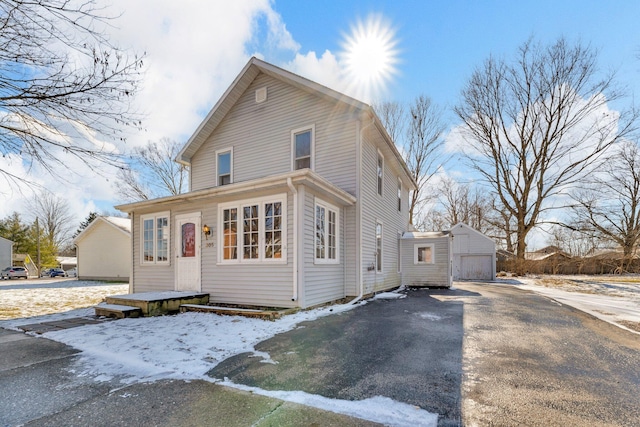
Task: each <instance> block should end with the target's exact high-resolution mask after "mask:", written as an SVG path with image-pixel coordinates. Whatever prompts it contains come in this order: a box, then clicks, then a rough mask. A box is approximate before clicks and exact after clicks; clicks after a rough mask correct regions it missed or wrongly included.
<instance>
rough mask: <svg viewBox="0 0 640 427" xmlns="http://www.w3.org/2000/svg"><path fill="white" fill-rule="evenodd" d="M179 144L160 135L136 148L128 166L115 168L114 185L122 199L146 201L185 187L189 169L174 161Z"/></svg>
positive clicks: (179, 192) (176, 192) (174, 192)
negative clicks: (116, 175) (115, 184)
mask: <svg viewBox="0 0 640 427" xmlns="http://www.w3.org/2000/svg"><path fill="white" fill-rule="evenodd" d="M180 149H181V146H180V144H178V142H176V141H174V140H171V139H168V138H162V139H161V140H160V141H159V142H157V143H156V142H149V143H148V144H147V145H145V146H144V147H141V148H136V149H134V151H133V155H132V156H131V158H130V162H129V167H128V168H123V169H121V170H120V171H118V177H117V185H118V190H119V191H120V193H121V194H122V197H123V199H124V200H127V201H137V200H149V199H154V198H156V197H162V196H172V195H178V194H182V193H184V192H185V191H186V189H187V183H188V178H189V169H188V168H187V167H186V166H184V165H182V164H180V163H178V162H176V161H174V159H175V158H176V156H177V155H178V153H179V152H180Z"/></svg>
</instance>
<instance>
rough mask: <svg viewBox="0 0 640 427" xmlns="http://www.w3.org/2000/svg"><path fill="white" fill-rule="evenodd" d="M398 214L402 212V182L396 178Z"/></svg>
mask: <svg viewBox="0 0 640 427" xmlns="http://www.w3.org/2000/svg"><path fill="white" fill-rule="evenodd" d="M398 212H402V180H401V179H400V178H398Z"/></svg>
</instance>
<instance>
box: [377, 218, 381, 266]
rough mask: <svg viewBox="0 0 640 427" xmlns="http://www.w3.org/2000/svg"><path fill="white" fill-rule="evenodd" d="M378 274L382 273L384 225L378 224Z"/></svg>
mask: <svg viewBox="0 0 640 427" xmlns="http://www.w3.org/2000/svg"><path fill="white" fill-rule="evenodd" d="M376 272H378V273H382V223H381V222H377V223H376Z"/></svg>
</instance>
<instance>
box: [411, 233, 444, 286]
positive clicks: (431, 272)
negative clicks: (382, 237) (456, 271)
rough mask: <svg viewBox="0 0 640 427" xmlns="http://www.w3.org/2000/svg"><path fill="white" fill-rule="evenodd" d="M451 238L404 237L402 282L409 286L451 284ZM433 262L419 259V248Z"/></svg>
mask: <svg viewBox="0 0 640 427" xmlns="http://www.w3.org/2000/svg"><path fill="white" fill-rule="evenodd" d="M450 245H451V238H450V237H449V236H443V237H435V238H403V239H402V249H403V250H402V283H403V284H404V285H407V286H451V274H450V269H451V246H450ZM421 248H422V249H427V248H428V249H427V250H425V251H424V252H423V254H424V255H425V256H426V255H427V253H430V255H431V259H432V262H421V261H419V250H420V249H421Z"/></svg>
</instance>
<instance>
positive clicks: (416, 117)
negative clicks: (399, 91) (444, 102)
mask: <svg viewBox="0 0 640 427" xmlns="http://www.w3.org/2000/svg"><path fill="white" fill-rule="evenodd" d="M444 129H445V125H444V123H443V121H442V109H441V108H440V107H438V106H436V105H435V104H434V103H433V102H432V101H431V99H430V98H429V97H427V96H425V95H420V96H418V97H417V98H416V99H415V101H414V102H413V104H411V105H410V107H409V123H408V127H407V138H406V141H405V144H404V147H403V149H404V153H405V162H406V163H407V166H408V167H409V171H411V175H413V179H414V180H415V182H416V190H415V191H413V192H412V193H411V196H410V199H409V219H410V221H411V224H413V219H414V216H415V215H416V214H417V211H418V210H420V209H421V208H422V207H423V206H424V203H425V202H426V201H427V200H429V199H431V198H433V195H432V194H427V192H426V191H427V184H428V183H429V181H430V180H431V178H433V176H434V175H435V174H436V172H437V171H438V168H439V167H440V166H441V165H442V163H443V159H442V156H441V155H440V149H441V148H442V145H443V144H444V142H443V141H442V139H441V136H442V133H443V132H444Z"/></svg>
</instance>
